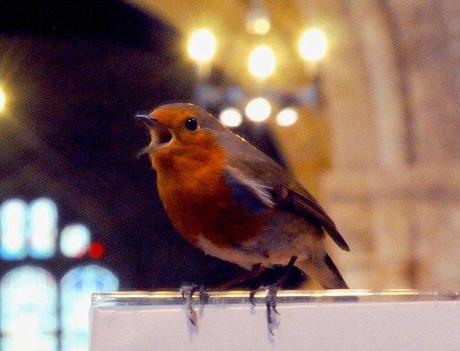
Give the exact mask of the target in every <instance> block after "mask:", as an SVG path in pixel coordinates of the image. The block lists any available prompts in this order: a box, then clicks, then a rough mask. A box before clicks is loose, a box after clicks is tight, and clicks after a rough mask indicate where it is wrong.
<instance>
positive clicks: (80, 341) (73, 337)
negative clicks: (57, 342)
mask: <svg viewBox="0 0 460 351" xmlns="http://www.w3.org/2000/svg"><path fill="white" fill-rule="evenodd" d="M88 338H89V335H88V333H86V332H85V333H83V332H82V333H65V334H64V335H63V336H62V351H88V343H89V339H88Z"/></svg>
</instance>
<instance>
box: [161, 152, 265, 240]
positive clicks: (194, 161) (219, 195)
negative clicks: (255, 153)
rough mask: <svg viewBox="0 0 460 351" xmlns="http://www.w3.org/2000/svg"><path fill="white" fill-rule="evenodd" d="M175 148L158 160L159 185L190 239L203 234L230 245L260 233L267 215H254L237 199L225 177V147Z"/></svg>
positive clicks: (171, 212)
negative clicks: (233, 195) (184, 150)
mask: <svg viewBox="0 0 460 351" xmlns="http://www.w3.org/2000/svg"><path fill="white" fill-rule="evenodd" d="M171 151H174V150H167V151H165V152H164V153H163V155H157V156H156V159H155V160H154V165H155V168H156V170H157V186H158V191H159V194H160V197H161V200H162V202H163V205H164V207H165V209H166V212H167V214H168V216H169V217H170V219H171V221H172V223H173V224H174V225H175V227H176V228H177V229H178V231H179V232H180V233H181V234H182V235H183V236H184V237H185V238H186V239H188V240H189V241H191V242H192V243H196V241H197V240H198V237H199V236H200V235H201V236H203V237H204V238H206V239H207V240H209V241H211V242H212V243H213V244H214V245H216V246H219V247H229V246H234V245H237V244H238V243H241V242H242V241H244V240H247V239H250V238H252V237H254V236H257V235H258V234H259V233H260V231H261V230H262V228H263V226H264V225H265V223H267V221H268V218H267V214H260V215H253V214H250V213H248V212H247V211H245V209H244V208H242V207H240V206H238V204H237V203H236V202H235V200H234V199H233V197H232V194H231V192H230V189H229V188H228V187H227V185H226V183H225V180H224V177H223V166H224V162H225V155H224V153H223V150H221V149H220V148H211V149H209V148H208V149H206V150H199V149H198V150H189V149H188V150H187V152H185V153H184V152H171ZM176 151H179V150H176ZM182 151H183V150H182Z"/></svg>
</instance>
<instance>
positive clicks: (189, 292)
mask: <svg viewBox="0 0 460 351" xmlns="http://www.w3.org/2000/svg"><path fill="white" fill-rule="evenodd" d="M198 289H199V286H198V285H196V284H193V285H183V286H181V288H180V290H179V292H180V293H181V295H182V298H184V299H185V311H186V314H187V317H188V320H189V321H190V323H192V325H193V326H196V322H197V316H196V312H195V310H194V309H193V306H192V301H193V295H194V294H195V292H196V291H197V290H198Z"/></svg>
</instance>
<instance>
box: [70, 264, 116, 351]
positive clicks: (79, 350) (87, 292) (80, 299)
mask: <svg viewBox="0 0 460 351" xmlns="http://www.w3.org/2000/svg"><path fill="white" fill-rule="evenodd" d="M118 286H119V281H118V278H117V277H116V276H115V275H114V274H113V273H112V272H111V271H109V270H108V269H106V268H103V267H100V266H97V265H87V266H80V267H77V268H74V269H72V270H70V271H69V272H68V273H67V274H66V275H65V276H64V277H63V278H62V280H61V326H62V351H86V350H87V349H88V326H89V313H88V311H89V308H90V305H91V294H92V293H93V292H108V291H115V290H117V289H118Z"/></svg>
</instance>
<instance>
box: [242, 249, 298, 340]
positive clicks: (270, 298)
mask: <svg viewBox="0 0 460 351" xmlns="http://www.w3.org/2000/svg"><path fill="white" fill-rule="evenodd" d="M296 260H297V256H292V257H291V259H290V260H289V263H288V264H287V266H286V270H285V272H284V274H283V275H282V276H281V277H280V278H279V279H278V280H277V281H276V282H275V283H274V284H271V285H269V286H267V287H263V286H261V287H259V288H257V289H254V290H252V291H251V292H250V293H249V301H250V302H251V303H252V304H253V305H254V306H255V305H256V304H255V300H254V296H255V294H256V292H257V291H260V290H267V296H266V297H265V306H266V307H267V326H268V330H269V332H270V334H272V335H274V333H273V330H272V327H273V318H272V310H273V311H274V312H275V313H277V314H279V312H278V311H277V309H276V295H277V294H278V290H279V289H280V288H281V287H282V286H283V285H284V283H285V282H286V279H287V277H288V276H289V273H290V271H291V269H292V267H294V264H295V261H296Z"/></svg>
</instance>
